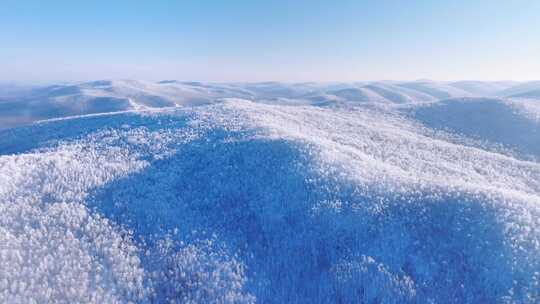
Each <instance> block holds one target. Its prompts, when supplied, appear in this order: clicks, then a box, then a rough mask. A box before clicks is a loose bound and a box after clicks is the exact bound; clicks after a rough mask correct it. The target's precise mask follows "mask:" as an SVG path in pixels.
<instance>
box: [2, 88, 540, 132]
mask: <svg viewBox="0 0 540 304" xmlns="http://www.w3.org/2000/svg"><path fill="white" fill-rule="evenodd" d="M539 89H540V86H539V85H538V82H527V83H516V82H481V81H458V82H434V81H427V80H421V81H420V80H419V81H410V82H399V81H375V82H361V83H279V82H262V83H204V82H182V81H175V80H165V81H159V82H146V81H135V80H98V81H91V82H84V83H74V84H57V85H51V86H46V87H21V86H13V85H11V86H10V85H0V129H1V128H8V127H13V126H19V125H25V124H29V123H32V122H34V121H36V120H43V119H50V118H59V117H69V116H77V115H85V114H93V113H109V112H119V111H127V110H141V109H149V108H163V107H175V106H193V105H204V104H210V103H215V102H220V100H222V99H223V98H242V99H248V100H254V101H257V102H262V103H267V104H290V105H298V104H312V105H318V106H351V105H353V106H354V105H357V104H360V103H375V104H410V103H419V102H433V101H438V100H441V99H449V98H458V97H493V96H498V97H527V98H532V99H535V98H536V99H538V90H539Z"/></svg>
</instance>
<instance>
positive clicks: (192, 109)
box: [0, 81, 540, 303]
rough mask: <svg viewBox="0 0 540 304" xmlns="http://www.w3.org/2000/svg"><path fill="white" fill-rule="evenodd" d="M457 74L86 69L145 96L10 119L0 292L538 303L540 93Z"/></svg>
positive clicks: (101, 88) (1, 179)
mask: <svg viewBox="0 0 540 304" xmlns="http://www.w3.org/2000/svg"><path fill="white" fill-rule="evenodd" d="M474 85H475V86H478V87H480V85H479V84H474ZM375 86H377V88H375ZM451 86H452V84H437V83H431V82H430V83H426V82H414V83H413V84H410V83H409V84H406V83H401V82H399V83H387V82H380V83H367V84H325V85H319V84H311V83H306V84H288V85H283V84H279V83H264V84H257V85H255V84H227V85H224V84H214V85H211V84H202V83H179V82H172V81H167V82H164V83H157V84H145V85H144V92H146V93H145V94H147V93H148V92H152V93H151V94H150V93H148V94H147V95H146V96H149V95H151V96H158V95H159V96H162V97H163V96H169V95H167V94H168V93H165V92H169V91H168V90H170V96H175V94H180V93H178V92H179V91H182V92H184V90H186V91H187V90H188V88H189V92H190V93H189V94H195V93H194V92H198V93H196V94H200V96H203V97H204V100H206V101H208V102H201V103H199V102H198V101H197V102H193V103H189V105H191V106H188V104H182V102H178V101H173V103H174V104H175V105H176V104H182V106H181V107H169V106H168V105H167V106H165V107H161V106H156V104H154V103H153V102H154V101H155V100H154V99H144V98H143V100H144V101H140V99H137V98H139V97H137V96H138V95H137V94H138V93H137V94H136V93H133V92H134V91H136V90H139V89H140V88H141V87H143V85H142V84H141V83H139V82H131V81H122V82H114V81H113V82H109V81H98V82H93V83H88V84H84V85H79V86H77V89H73V88H69V89H68V91H69V90H74V91H70V92H72V93H73V92H75V93H73V94H75V95H76V94H79V93H77V92H78V91H79V90H83V91H85V93H84V94H85V96H86V95H90V93H89V92H90V91H92V93H91V94H93V96H98V95H99V94H102V93H103V92H105V91H111V92H113V93H111V94H112V95H114V98H118V99H122V98H125V100H127V101H129V102H128V104H130V106H128V107H126V108H125V109H124V110H130V111H128V112H119V113H114V114H104V113H102V114H99V115H86V116H84V115H83V116H77V117H71V118H63V119H55V120H50V121H43V122H40V123H38V124H33V125H29V126H25V127H20V128H12V129H7V130H3V131H0V269H1V270H2V271H1V272H0V302H6V303H31V302H37V303H44V302H62V303H73V302H85V303H125V302H129V301H131V302H139V303H154V302H184V303H254V302H261V303H267V302H273V303H290V302H296V303H298V302H300V303H321V302H322V303H326V302H330V303H335V302H341V303H358V302H365V303H452V302H454V301H456V302H460V303H499V302H500V303H538V301H540V285H539V284H540V259H539V256H540V205H539V204H540V163H539V162H538V161H537V160H536V158H534V157H528V156H530V155H532V156H538V155H540V154H535V153H537V152H538V151H540V150H536V149H538V148H539V147H540V145H536V144H537V143H538V141H537V139H538V138H540V137H535V134H536V133H534V132H537V131H535V130H537V128H538V125H539V123H538V120H537V119H535V117H536V116H535V115H536V114H538V109H537V107H536V105H537V104H536V103H535V101H534V100H517V99H511V100H506V99H490V98H471V97H467V98H461V99H450V100H442V101H438V100H437V99H436V98H435V97H434V96H435V95H439V94H443V93H441V92H446V93H444V94H443V95H445V94H448V95H452V94H456V95H462V94H463V95H465V96H470V95H472V91H475V89H474V88H473V89H471V88H470V85H469V84H467V86H466V87H467V88H468V92H466V93H463V92H462V91H460V90H461V89H457V88H454V89H450V88H449V87H451ZM454 86H456V85H455V84H454ZM460 86H463V85H460ZM164 87H167V88H166V89H165V88H164ZM394 87H396V88H400V89H399V90H398V89H395V90H394V91H392V92H393V93H392V94H390V93H389V92H390V90H391V89H393V88H394ZM487 87H490V86H487V85H486V86H481V89H478V90H487V89H486V88H487ZM351 88H356V89H353V90H350V89H351ZM370 88H371V89H370ZM381 88H382V89H384V90H388V91H382V90H381ZM62 89H66V88H65V87H64V88H62ZM222 89H223V90H226V92H228V93H222V92H221V93H220V92H217V91H218V90H222ZM198 90H200V91H198ZM343 90H345V91H343ZM347 90H350V91H347ZM368 90H371V91H370V92H374V93H373V95H370V96H371V97H370V98H368V100H367V101H365V102H357V101H359V100H352V99H351V98H350V96H348V95H343V94H341V93H339V94H341V96H338V95H335V93H336V92H345V93H347V92H348V93H359V92H367V91H368ZM377 90H379V93H376V91H377ZM478 90H476V91H478ZM97 92H100V93H97ZM211 92H214V93H215V94H214V93H211ZM232 92H235V93H234V94H233V93H232ZM383 92H384V93H383ZM413 92H416V93H413ZM47 94H49V93H47ZM70 94H71V93H70ZM103 94H104V93H103ZM186 94H187V93H186ZM235 94H236V95H235ZM370 94H371V93H370ZM375 94H379V95H377V96H379V98H380V99H377V100H373V99H371V98H372V97H373V96H375ZM385 94H386V95H385ZM112 95H111V96H112ZM331 95H332V96H336V97H339V98H338V99H333V100H334V102H332V103H331V104H325V103H318V102H314V103H311V102H307V101H306V100H309V99H307V98H305V97H306V96H308V97H312V96H323V97H324V96H326V97H330V96H331ZM383 95H385V96H383ZM427 95H429V96H431V97H429V98H428V97H426V96H427ZM62 96H64V95H62ZM100 96H101V95H100ZM107 96H109V95H107ZM178 96H180V97H181V96H186V95H178ZM190 96H195V95H190ZM354 96H356V95H354ZM392 96H393V97H392ZM445 96H446V95H445ZM180 97H179V98H180ZM239 97H241V98H239ZM394 97H395V98H394ZM62 98H64V97H62ZM107 98H109V97H107ZM111 98H112V97H111ZM145 98H146V97H145ZM163 98H165V97H163ZM167 98H169V97H167ZM245 98H248V99H250V100H251V99H253V100H254V101H250V100H246V99H245ZM259 98H260V99H259ZM332 98H334V97H332ZM382 98H384V99H382ZM424 98H425V99H426V100H424ZM54 100H55V102H57V101H58V100H59V99H57V98H56V99H54ZM160 100H161V99H160ZM167 100H169V99H167ZM171 100H172V97H171ZM179 100H180V99H179ZM197 100H200V99H197ZM381 103H382V104H383V105H385V106H381V105H380V104H381ZM134 104H137V105H138V106H140V107H139V108H137V107H136V106H134ZM79 114H84V113H79ZM499 126H500V128H499V129H497V128H498V127H499ZM535 128H536V129H535ZM484 141H487V142H491V143H494V144H500V145H502V146H510V148H512V149H514V150H515V153H506V152H505V151H506V150H502V149H501V150H498V149H490V148H489V146H488V148H486V145H484V144H483V142H484Z"/></svg>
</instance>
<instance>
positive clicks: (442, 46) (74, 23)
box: [0, 0, 540, 82]
mask: <svg viewBox="0 0 540 304" xmlns="http://www.w3.org/2000/svg"><path fill="white" fill-rule="evenodd" d="M539 74H540V1H537V0H530V1H519V0H516V1H507V0H504V1H503V0H500V1H498V0H489V1H488V0H486V1H483V0H478V1H474V0H471V1H466V0H456V1H427V0H426V1H404V0H403V1H398V0H396V1H361V0H350V1H347V0H342V1H340V0H334V1H330V0H327V1H317V0H311V1H307V0H306V1H302V0H298V1H295V0H267V1H257V0H251V1H234V0H222V1H204V0H199V1H187V0H186V1H182V0H178V1H150V0H148V1H135V0H133V1H99V0H95V1H76V0H69V1H68V0H66V1H55V0H50V1H45V0H35V1H31V0H3V1H1V2H0V81H23V82H24V81H32V82H35V81H58V80H66V81H79V80H89V79H104V78H108V79H110V78H132V79H147V80H158V79H181V80H202V81H243V80H245V81H263V80H280V81H307V80H313V81H333V80H336V81H338V80H345V81H351V80H381V79H397V80H410V79H418V78H430V79H435V80H453V79H484V80H496V79H514V80H527V79H540V75H539Z"/></svg>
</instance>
